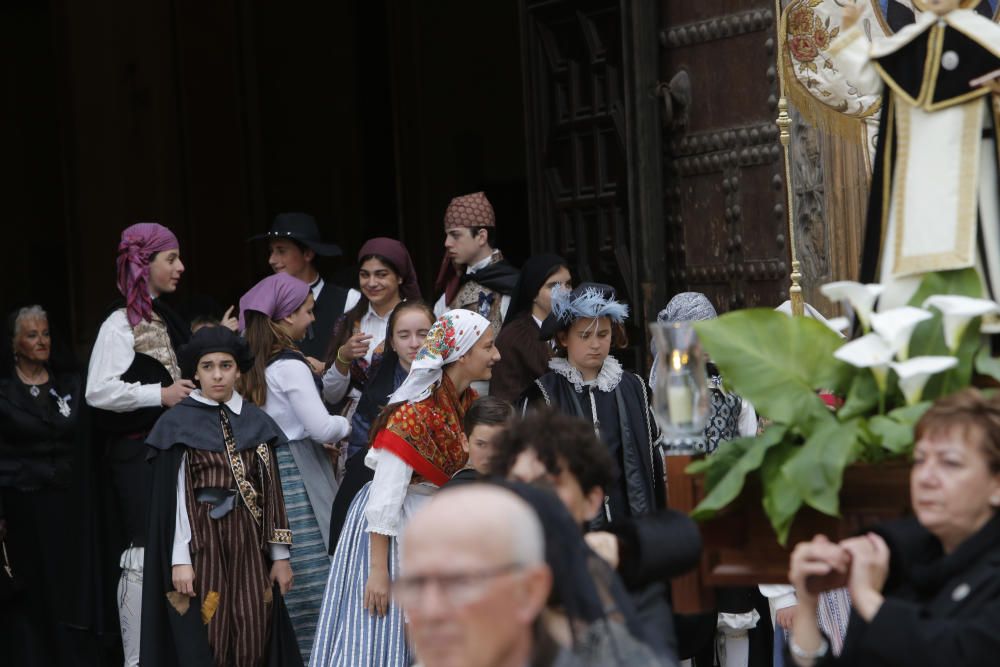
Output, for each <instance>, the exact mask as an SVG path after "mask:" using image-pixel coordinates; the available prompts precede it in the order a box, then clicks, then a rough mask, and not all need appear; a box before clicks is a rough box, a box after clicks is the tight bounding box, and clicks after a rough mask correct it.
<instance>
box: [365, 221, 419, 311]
mask: <svg viewBox="0 0 1000 667" xmlns="http://www.w3.org/2000/svg"><path fill="white" fill-rule="evenodd" d="M371 255H380V256H381V257H385V258H386V259H387V260H389V261H390V262H392V265H393V267H395V269H396V271H397V272H398V273H399V277H400V278H402V279H403V284H402V285H400V286H399V293H400V294H402V295H403V298H404V299H406V300H407V301H413V300H415V299H419V298H420V285H418V284H417V272H416V271H415V270H414V268H413V261H412V260H411V259H410V253H409V251H407V249H406V246H405V245H403V244H402V243H400V242H399V241H397V240H396V239H390V238H386V237H384V236H379V237H378V238H374V239H369V240H368V241H366V242H365V244H364V245H363V246H361V250H359V251H358V263H360V262H361V260H362V259H364V258H365V257H370V256H371Z"/></svg>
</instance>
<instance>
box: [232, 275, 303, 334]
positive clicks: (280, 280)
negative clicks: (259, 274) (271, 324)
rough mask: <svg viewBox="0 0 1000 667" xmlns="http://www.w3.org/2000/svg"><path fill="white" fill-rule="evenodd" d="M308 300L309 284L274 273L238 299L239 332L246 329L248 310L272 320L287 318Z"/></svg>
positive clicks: (292, 277)
mask: <svg viewBox="0 0 1000 667" xmlns="http://www.w3.org/2000/svg"><path fill="white" fill-rule="evenodd" d="M307 298H309V283H307V282H305V281H303V280H299V279H298V278H296V277H294V276H290V275H288V274H287V273H275V274H273V275H270V276H268V277H267V278H264V279H263V280H261V281H260V282H259V283H257V284H256V285H254V286H253V287H251V288H250V289H249V290H247V293H246V294H244V295H243V296H242V297H241V298H240V331H243V330H244V329H246V320H245V319H244V315H245V314H246V312H247V311H248V310H255V311H257V312H258V313H264V314H265V315H267V316H268V317H270V318H271V319H272V320H280V319H282V318H283V317H288V316H289V315H291V314H292V313H294V312H295V311H296V310H298V309H299V306H301V305H302V304H303V303H305V302H306V299H307Z"/></svg>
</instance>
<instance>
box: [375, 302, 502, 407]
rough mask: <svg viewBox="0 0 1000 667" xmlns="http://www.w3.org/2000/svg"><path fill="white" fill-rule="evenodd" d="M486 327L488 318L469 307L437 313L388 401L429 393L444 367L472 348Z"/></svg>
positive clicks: (414, 399)
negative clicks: (408, 367)
mask: <svg viewBox="0 0 1000 667" xmlns="http://www.w3.org/2000/svg"><path fill="white" fill-rule="evenodd" d="M489 328H490V321H489V320H487V319H486V318H485V317H483V316H482V315H480V314H479V313H474V312H472V311H471V310H462V309H458V310H449V311H448V312H447V313H445V314H444V315H442V316H441V317H439V318H438V320H437V322H435V323H434V326H432V327H431V330H430V331H429V332H427V338H425V339H424V344H423V345H421V346H420V350H419V351H418V352H417V358H416V359H414V360H413V364H412V365H411V366H410V374H409V375H407V376H406V379H405V380H404V381H403V384H401V385H399V389H397V390H396V391H395V392H394V393H393V394H392V395H391V396H389V403H402V402H404V401H406V402H408V403H418V402H420V401H422V400H424V399H425V398H427V397H428V396H430V395H431V391H432V390H433V389H434V386H435V385H436V384H437V383H438V382H440V381H441V375H442V373H443V372H444V370H443V369H444V367H445V366H447V365H448V364H450V363H452V362H455V361H458V359H459V358H461V357H462V355H464V354H465V353H466V352H468V351H469V350H471V349H472V347H473V346H474V345H475V344H476V343H477V342H478V341H479V339H480V338H482V336H483V334H484V333H486V331H487V330H489Z"/></svg>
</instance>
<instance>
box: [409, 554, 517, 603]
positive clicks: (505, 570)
mask: <svg viewBox="0 0 1000 667" xmlns="http://www.w3.org/2000/svg"><path fill="white" fill-rule="evenodd" d="M522 569H524V565H522V564H521V563H508V564H507V565H501V566H500V567H496V568H492V569H489V570H481V571H479V572H466V573H463V574H450V575H438V576H426V577H400V578H399V579H396V580H395V581H393V582H392V583H391V585H390V590H391V591H392V596H393V598H394V599H395V600H396V602H397V603H398V604H399V605H400V606H401V607H410V608H413V607H417V606H418V605H419V604H420V602H421V598H422V597H423V596H424V594H425V590H426V588H427V587H428V586H429V585H434V586H435V587H436V588H437V591H438V594H439V595H440V596H441V597H442V598H443V599H444V600H445V601H446V602H447V604H448V606H450V607H463V606H465V605H467V604H472V603H473V602H476V601H477V600H479V599H480V598H482V596H483V594H484V593H485V592H486V589H487V586H489V584H490V582H491V581H492V580H493V579H496V578H497V577H502V576H503V575H505V574H510V573H512V572H517V571H519V570H522Z"/></svg>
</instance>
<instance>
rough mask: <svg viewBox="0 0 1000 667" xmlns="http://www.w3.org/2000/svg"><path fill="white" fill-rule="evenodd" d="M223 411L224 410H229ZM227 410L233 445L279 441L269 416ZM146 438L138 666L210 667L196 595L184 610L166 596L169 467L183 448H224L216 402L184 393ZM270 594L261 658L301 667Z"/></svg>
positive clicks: (173, 469)
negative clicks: (149, 471) (148, 473)
mask: <svg viewBox="0 0 1000 667" xmlns="http://www.w3.org/2000/svg"><path fill="white" fill-rule="evenodd" d="M224 409H226V410H227V411H229V408H224ZM228 416H229V421H230V424H231V425H232V428H233V436H234V438H235V439H236V442H237V446H236V449H237V451H243V450H245V449H250V448H253V447H255V446H256V445H257V444H259V443H261V442H267V443H269V444H270V445H271V446H272V447H275V446H279V445H283V444H285V443H286V442H287V441H286V440H285V436H284V435H283V434H282V432H281V429H280V428H278V425H277V424H275V423H274V420H272V419H271V418H270V417H269V416H268V415H267V414H266V413H265V412H264V411H263V410H261V409H260V408H258V407H257V406H255V405H253V404H251V403H249V402H247V401H244V402H243V408H242V409H241V411H240V414H239V415H237V414H235V413H233V412H232V411H229V415H228ZM146 444H147V445H149V456H148V458H149V461H150V464H151V465H152V466H153V489H152V497H151V498H150V501H149V530H148V538H147V542H146V557H145V562H144V564H143V571H144V576H143V589H142V637H141V641H140V664H142V666H143V667H181V666H183V667H214V664H215V663H214V662H213V658H212V651H211V648H210V647H209V645H208V634H207V633H206V632H205V626H204V625H203V624H202V621H201V614H200V613H199V612H198V610H199V609H201V598H200V597H199V596H197V595H196V596H195V597H193V598H192V599H191V605H190V608H189V610H188V612H187V613H186V614H184V615H183V616H182V615H180V614H179V613H177V611H176V610H175V609H174V608H173V606H171V605H170V604H169V603H168V602H167V597H166V595H167V593H168V592H170V591H172V590H174V585H173V578H172V565H171V556H172V553H173V544H174V517H175V513H176V512H177V471H178V470H179V469H180V465H181V460H182V458H183V456H184V451H185V449H184V448H185V447H190V448H192V449H200V450H204V451H212V452H219V451H224V450H225V443H224V441H223V439H222V426H221V424H220V421H219V406H217V405H207V404H205V403H201V402H199V401H197V400H195V399H193V398H191V397H188V398H185V399H184V400H183V401H181V402H180V403H178V404H177V405H176V406H174V408H172V409H170V410H168V411H167V412H165V413H164V414H163V417H161V418H160V420H159V421H157V423H156V426H155V427H154V428H153V430H152V432H151V433H150V434H149V437H148V438H147V440H146ZM175 445H180V446H175ZM273 592H274V602H273V604H274V607H273V609H272V610H271V644H270V648H269V651H270V656H269V659H268V662H267V664H268V666H269V667H301V665H302V657H301V655H300V654H299V650H298V646H297V643H296V641H295V631H294V630H293V629H292V624H291V620H290V619H289V617H288V611H287V610H286V609H285V605H284V603H283V602H282V598H281V593H280V591H279V590H278V588H277V585H275V587H274V591H273Z"/></svg>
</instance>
